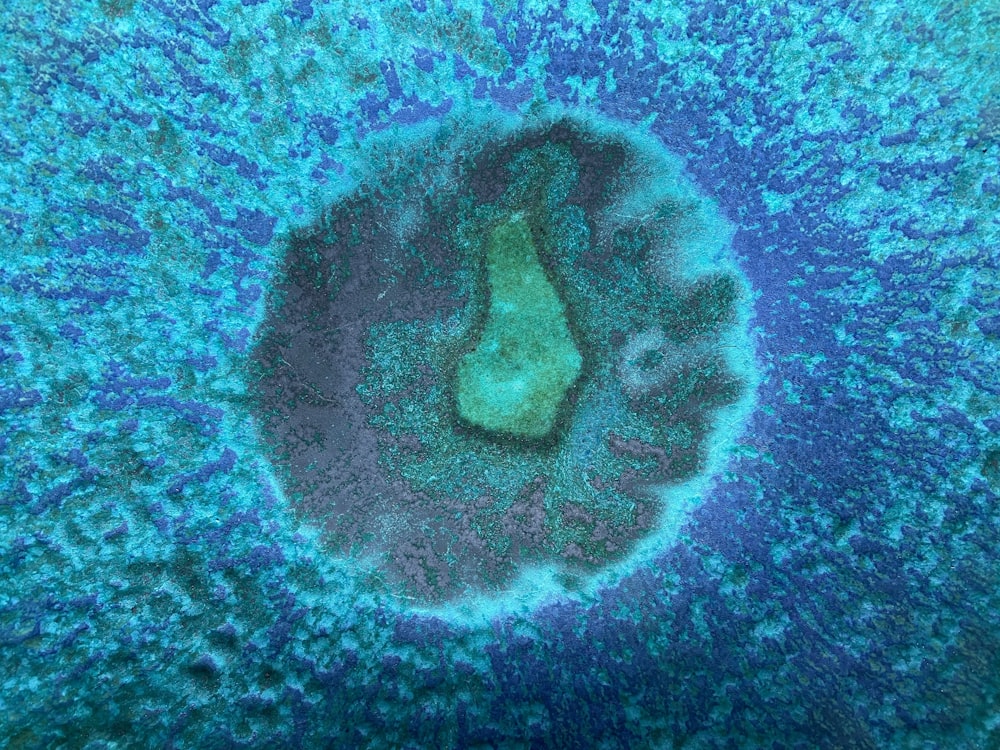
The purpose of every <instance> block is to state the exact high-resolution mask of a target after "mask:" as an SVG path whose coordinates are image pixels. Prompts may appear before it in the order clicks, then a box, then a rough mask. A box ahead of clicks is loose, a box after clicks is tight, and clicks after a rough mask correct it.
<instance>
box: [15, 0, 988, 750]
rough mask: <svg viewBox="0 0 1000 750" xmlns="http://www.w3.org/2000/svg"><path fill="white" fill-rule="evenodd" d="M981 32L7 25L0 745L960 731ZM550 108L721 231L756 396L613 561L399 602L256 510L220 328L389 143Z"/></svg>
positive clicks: (303, 535)
mask: <svg viewBox="0 0 1000 750" xmlns="http://www.w3.org/2000/svg"><path fill="white" fill-rule="evenodd" d="M998 28H1000V9H998V8H997V6H996V4H995V3H994V2H978V3H957V2H956V3H948V2H920V3H917V4H914V3H904V2H889V1H874V0H873V1H872V2H867V3H861V2H857V3H854V2H833V1H831V2H793V3H790V4H785V3H772V2H764V3H755V2H750V1H749V0H746V1H745V2H742V3H733V4H722V3H716V2H714V1H713V0H684V1H683V2H677V3H672V4H666V3H659V2H649V3H638V2H635V3H629V2H625V1H624V0H593V2H588V1H585V0H570V1H569V2H564V3H561V4H546V3H532V2H521V3H514V2H506V1H503V2H500V1H498V2H496V3H492V4H490V3H485V4H484V3H476V2H460V1H459V0H454V1H453V2H452V1H445V2H441V3H432V2H431V1H430V0H426V2H425V1H424V0H416V1H415V2H413V3H402V2H400V3H395V2H365V3H356V4H351V3H348V2H324V1H323V0H293V1H292V2H287V3H279V2H270V1H269V0H243V1H242V2H238V1H237V2H234V1H230V0H225V1H221V0H220V1H218V2H214V1H213V0H190V1H188V2H166V1H164V0H101V1H99V2H84V3H69V2H56V1H53V2H47V3H45V4H44V5H43V6H41V7H38V6H36V4H35V3H32V2H27V1H24V2H22V1H21V0H12V1H11V2H8V3H7V4H6V5H5V10H4V12H3V15H2V17H0V93H2V100H3V105H2V107H3V109H2V112H3V119H2V121H0V122H2V124H0V582H2V585H0V747H3V748H42V747H45V748H48V747H68V748H72V747H86V748H92V749H94V750H96V749H97V748H119V747H178V748H181V747H184V748H206V747H208V748H216V747H219V748H224V747H304V748H312V747H405V748H422V747H469V748H472V747H477V748H478V747H498V748H499V747H504V748H506V747H511V748H515V747H536V748H573V747H601V748H639V747H657V748H660V747H663V748H669V747H676V748H680V747H684V748H716V747H719V748H723V747H732V748H756V747H761V748H765V747H766V748H815V747H821V748H886V747H900V748H925V747H956V748H991V747H995V746H996V745H997V744H998V742H1000V729H998V727H1000V716H998V711H997V706H998V705H1000V704H998V700H1000V684H998V678H997V675H998V674H1000V636H998V635H997V634H998V633H1000V614H998V613H1000V586H998V583H1000V574H998V566H1000V560H998V553H997V550H998V549H1000V544H998V542H1000V502H998V501H1000V371H998V368H997V361H998V360H1000V308H998V301H1000V278H998V271H997V266H998V252H1000V251H998V248H1000V236H998V235H1000V224H998V216H1000V80H998V75H997V73H996V70H997V67H998V66H997V55H998V38H997V36H998V32H997V29H998ZM553 111H557V112H558V111H568V112H571V113H573V115H574V116H575V117H579V118H582V119H584V120H588V119H590V118H592V119H593V121H594V122H607V121H611V122H617V123H620V124H621V127H623V128H631V129H634V130H637V131H639V132H641V133H643V134H645V136H646V137H648V138H649V139H650V141H651V142H653V143H655V144H656V145H657V147H661V148H663V149H664V150H665V151H666V152H668V153H669V154H672V155H673V157H672V158H675V159H676V160H678V162H679V163H680V164H681V165H682V167H683V170H684V173H685V180H687V181H689V182H690V184H691V185H693V186H694V189H696V190H697V192H698V193H699V195H701V196H703V197H704V199H705V200H706V201H711V203H712V205H713V206H716V207H717V208H716V210H717V211H718V213H719V214H720V215H721V217H722V218H723V220H724V221H725V222H726V224H727V225H728V226H730V227H731V236H729V237H728V240H727V243H728V244H727V247H728V249H727V252H726V255H727V258H728V259H729V262H732V263H733V264H734V266H735V267H736V268H737V269H738V271H739V273H740V275H741V276H743V277H745V278H746V280H747V284H748V287H749V290H750V292H749V297H748V299H747V306H748V313H747V316H746V319H744V320H741V321H740V323H741V325H742V327H743V328H745V330H746V331H747V332H748V333H749V338H750V339H751V341H750V343H751V345H752V348H753V357H752V361H749V362H747V363H746V372H748V373H756V374H755V375H754V377H755V378H757V380H756V381H755V382H754V386H755V387H754V394H753V403H752V407H753V408H752V411H751V413H748V414H746V415H745V416H741V417H740V419H739V420H736V422H735V423H733V424H723V425H720V427H719V429H721V430H723V432H721V433H719V434H724V435H725V436H726V437H725V440H723V441H722V444H720V446H719V450H718V451H717V453H718V454H719V455H717V456H716V459H717V460H716V461H715V462H713V463H711V465H710V466H708V465H706V466H708V469H706V471H707V472H708V474H709V476H706V477H703V480H704V481H702V482H701V483H700V484H698V486H697V487H693V488H692V489H691V491H690V493H689V495H690V496H688V497H685V498H682V500H683V502H680V503H679V504H678V507H679V509H680V510H679V512H677V513H674V514H673V515H671V514H670V513H666V514H665V515H664V516H663V517H662V519H661V522H660V526H659V527H658V528H660V530H661V531H662V534H660V535H659V536H657V535H656V534H654V535H653V537H652V538H651V540H650V543H649V545H648V547H647V548H644V550H643V552H642V554H637V555H635V556H633V557H629V558H627V559H626V560H625V562H624V563H622V564H621V565H617V566H615V567H614V568H613V569H609V570H605V571H604V572H603V573H602V576H603V577H595V578H590V579H588V580H587V581H586V582H585V583H584V584H579V585H568V584H565V582H561V581H558V580H553V579H551V578H545V577H541V578H540V579H538V580H535V581H534V583H533V586H534V588H533V589H532V590H531V591H529V592H528V593H526V594H525V595H524V596H523V597H522V596H520V595H519V596H514V597H504V596H492V595H484V596H481V597H479V598H478V600H474V601H471V602H465V603H464V604H463V605H462V606H461V607H460V606H453V607H449V606H447V605H444V606H442V607H436V608H434V609H433V610H429V609H427V608H426V607H424V606H418V605H421V603H420V602H414V601H412V600H409V599H406V598H405V597H401V596H399V595H398V594H397V592H396V590H395V589H394V588H393V586H392V585H391V582H387V581H386V580H383V576H381V575H380V574H379V569H378V568H377V567H374V568H373V567H370V566H367V565H364V564H361V563H360V562H358V561H357V560H354V559H351V558H348V557H345V556H344V555H341V554H336V553H334V552H332V551H331V549H330V547H329V545H328V544H327V543H326V542H325V541H324V536H323V532H322V529H321V528H320V526H319V525H318V524H316V523H315V522H313V521H311V520H310V517H309V516H308V515H307V514H303V513H298V512H296V508H295V507H294V498H291V497H289V496H288V495H287V494H286V493H285V492H284V491H282V481H281V469H280V467H279V463H280V462H279V461H278V459H277V457H276V456H277V454H276V452H275V451H274V450H273V449H272V448H270V447H269V446H268V444H267V442H266V441H265V440H263V439H261V437H260V436H259V430H260V425H261V417H260V415H259V414H258V413H256V412H255V403H256V400H255V398H254V393H253V383H252V381H251V379H252V378H253V377H257V376H259V372H258V371H257V370H255V369H254V367H252V366H251V365H252V362H251V360H252V358H253V353H254V351H255V348H254V346H255V344H256V342H257V341H258V338H257V337H258V335H260V334H262V331H261V325H262V323H263V321H264V320H265V318H266V315H267V312H268V304H270V302H269V300H272V299H273V298H274V294H275V291H276V290H277V289H278V288H279V286H280V283H281V280H282V278H283V275H284V274H285V273H286V272H287V268H286V267H285V266H284V265H283V264H284V263H285V261H286V260H287V258H288V257H289V256H288V251H289V247H290V246H291V244H290V243H292V242H293V241H294V239H295V237H297V236H299V235H300V233H302V232H306V231H308V230H309V228H310V227H314V226H316V224H317V222H321V220H322V219H323V217H324V215H326V212H328V211H329V209H330V207H331V206H334V205H337V204H338V201H342V200H344V199H345V196H350V195H351V194H352V193H353V191H355V190H356V189H357V188H358V187H359V186H360V185H362V184H363V183H364V181H365V180H366V179H367V178H368V177H370V176H371V175H376V174H382V173H385V172H386V171H390V172H391V171H392V170H393V169H394V165H396V164H397V163H398V162H400V161H406V160H407V159H409V158H410V157H411V156H412V154H408V153H407V154H403V155H402V156H401V154H400V150H399V149H400V147H401V144H405V143H410V142H413V139H414V138H417V137H418V136H419V137H430V136H431V135H432V134H434V133H435V132H437V131H438V128H439V126H440V124H441V123H443V122H448V121H451V122H458V123H463V122H464V123H472V122H480V121H482V120H484V119H489V118H502V119H506V120H507V121H510V122H512V123H515V124H516V123H523V124H524V125H526V126H535V125H538V124H539V123H541V122H542V121H543V120H544V119H545V118H546V117H549V116H551V113H552V112H553ZM442 156H443V157H445V158H453V157H454V158H457V156H456V155H454V154H443V155H442ZM688 260H689V262H690V264H691V267H692V268H693V269H694V270H695V271H697V272H706V271H709V270H711V266H712V264H713V263H714V262H715V260H714V259H713V258H712V257H710V252H709V251H708V250H707V249H704V252H702V253H700V254H699V253H693V254H692V257H690V258H689V259H688ZM654 337H655V336H654ZM633 343H634V342H633ZM637 345H638V344H637ZM416 535H417V531H416V530H414V536H415V537H416ZM529 583H531V582H529ZM564 584H565V585H564ZM529 588H530V587H529Z"/></svg>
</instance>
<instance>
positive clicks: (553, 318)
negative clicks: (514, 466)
mask: <svg viewBox="0 0 1000 750" xmlns="http://www.w3.org/2000/svg"><path fill="white" fill-rule="evenodd" d="M488 242H489V245H488V248H487V252H486V274H487V283H488V285H489V291H490V305H489V311H488V314H487V318H486V323H485V325H484V326H483V330H482V332H481V334H480V336H479V341H478V343H477V345H476V347H475V348H474V349H473V350H472V351H470V352H469V353H468V354H466V355H465V356H464V357H463V358H462V360H461V362H460V363H459V366H458V376H457V379H456V381H457V382H456V402H457V406H458V412H459V415H460V416H461V417H462V418H463V419H465V420H466V421H468V422H470V423H471V424H473V425H475V426H477V427H481V428H483V429H485V430H489V431H491V432H501V433H506V434H509V435H512V436H514V437H518V438H525V439H539V438H543V437H545V436H546V435H547V434H548V433H549V432H550V431H551V430H552V426H553V424H554V423H555V421H556V417H557V414H558V411H559V407H560V405H561V404H562V402H563V400H564V399H565V398H566V392H567V390H568V389H569V388H570V386H572V385H573V383H574V382H575V381H576V379H577V377H578V376H579V374H580V368H581V365H582V362H583V358H582V357H581V355H580V352H579V350H578V349H577V347H576V344H575V343H574V341H573V336H572V334H571V333H570V329H569V323H568V322H567V319H566V307H565V305H564V304H563V302H562V300H560V299H559V295H558V293H557V292H556V290H555V288H554V287H553V286H552V283H551V282H550V281H549V280H548V278H547V277H546V275H545V270H544V269H543V268H542V266H541V263H540V262H539V260H538V253H537V252H536V250H535V247H534V245H533V243H532V241H531V231H530V229H529V227H528V225H527V223H526V222H525V220H524V218H523V217H522V216H514V217H513V218H511V219H510V220H509V221H506V222H504V223H503V224H500V225H499V226H498V227H496V228H495V229H494V230H493V231H492V232H491V234H490V237H489V240H488Z"/></svg>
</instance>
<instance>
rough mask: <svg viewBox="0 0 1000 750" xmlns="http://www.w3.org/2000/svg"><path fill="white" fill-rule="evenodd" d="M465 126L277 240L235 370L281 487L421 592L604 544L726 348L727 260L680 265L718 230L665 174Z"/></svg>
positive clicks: (688, 472)
mask: <svg viewBox="0 0 1000 750" xmlns="http://www.w3.org/2000/svg"><path fill="white" fill-rule="evenodd" d="M494 129H496V126H494ZM469 131H472V132H475V133H477V134H479V137H480V138H482V134H483V133H484V132H489V127H488V125H487V124H486V123H478V124H476V127H474V128H473V127H471V125H470V124H469V123H456V124H454V127H453V128H445V129H444V130H443V133H439V134H438V135H437V137H435V138H429V139H426V140H425V142H423V143H419V144H412V143H405V144H404V145H402V146H401V147H400V146H395V147H394V149H395V150H397V151H398V152H399V153H398V154H397V156H396V159H394V161H393V165H392V169H391V174H388V175H385V176H383V177H382V178H381V179H378V180H375V179H374V178H373V180H372V182H373V183H376V184H372V185H370V186H365V187H364V188H362V189H360V190H359V191H358V193H357V194H352V195H350V196H348V197H346V198H345V199H344V200H342V201H340V202H338V203H337V204H336V205H335V206H334V207H333V208H332V209H331V210H329V211H328V212H326V213H325V214H324V216H323V217H322V218H321V219H320V221H319V224H318V226H315V227H312V228H310V230H309V231H308V232H306V233H304V234H302V235H300V236H296V237H295V239H293V240H292V242H291V245H290V248H289V250H288V252H287V254H286V257H285V258H284V266H283V273H282V274H281V279H282V280H281V281H279V282H278V284H277V285H276V293H275V297H276V299H275V300H274V301H273V302H272V304H271V305H270V309H269V313H268V316H267V317H266V319H265V320H264V321H263V323H262V324H261V326H260V330H261V331H263V333H262V334H260V343H259V344H257V346H256V347H255V348H254V352H253V355H252V357H253V360H254V362H255V363H256V365H257V366H256V371H257V373H255V374H254V375H253V376H251V378H250V382H251V383H252V384H253V385H252V389H251V390H252V391H253V393H254V394H255V395H256V406H255V408H254V409H253V410H252V411H253V413H255V414H259V415H263V422H264V425H265V432H266V433H267V437H268V438H269V444H270V445H271V447H272V449H273V450H275V451H276V465H277V466H279V467H280V468H279V472H280V473H283V474H284V476H285V481H284V484H285V485H286V486H287V487H288V488H289V494H290V496H291V498H292V500H293V503H294V504H295V505H296V506H297V507H298V509H299V510H300V511H301V512H302V514H303V515H304V516H305V517H306V518H309V519H312V520H313V521H315V522H318V523H319V524H321V525H322V526H323V527H324V528H325V529H326V530H327V531H328V538H329V539H330V542H331V549H332V550H333V551H335V552H337V553H339V554H341V555H343V554H353V556H354V557H355V558H356V564H360V560H361V559H362V558H364V559H366V560H367V561H368V564H369V565H374V566H375V567H376V568H377V570H379V571H382V573H383V574H385V575H386V576H388V577H389V578H390V579H391V580H392V581H393V582H394V583H395V588H396V589H397V593H399V594H400V595H403V596H406V597H409V598H411V599H413V598H418V599H421V600H424V601H426V602H428V603H439V602H441V601H443V600H446V599H454V598H455V597H460V596H461V595H462V594H470V595H473V596H475V595H490V594H493V595H495V594H497V593H501V592H502V591H503V590H504V589H505V588H506V587H507V586H508V585H509V584H510V582H511V579H514V578H516V577H517V575H518V574H519V573H520V574H521V575H522V576H523V575H524V573H525V571H526V570H532V571H534V572H535V573H536V574H537V573H538V572H539V571H542V570H545V569H546V567H545V564H546V563H551V562H553V561H558V563H559V564H558V565H557V567H556V569H554V570H553V569H552V566H551V565H549V566H548V569H549V572H550V573H554V574H556V575H559V574H564V575H569V576H570V578H567V579H566V581H565V582H572V578H573V576H578V575H582V574H585V573H586V572H588V569H589V570H590V571H593V570H595V569H597V568H599V567H601V566H602V564H606V563H608V562H610V561H613V560H618V559H621V558H623V557H624V556H626V555H627V554H628V553H629V552H630V551H632V550H633V548H634V546H635V543H636V542H637V541H638V540H640V539H642V538H644V537H646V536H648V535H649V534H650V533H651V532H652V531H653V530H654V529H655V528H656V527H657V522H658V519H660V518H665V517H669V516H668V515H667V514H666V513H664V512H662V511H663V509H662V508H661V506H662V505H667V504H669V502H670V501H669V500H667V499H664V498H663V497H661V495H660V494H659V493H658V492H657V489H658V488H664V487H669V486H673V485H676V484H678V483H680V482H681V481H683V480H688V479H691V477H692V476H694V475H696V474H697V473H698V472H699V470H704V469H705V467H706V465H707V463H708V460H707V459H708V454H709V449H708V446H709V444H710V443H711V442H712V438H713V437H714V438H715V442H721V441H722V438H721V437H720V435H719V434H718V431H717V430H716V431H714V432H713V430H712V429H711V426H712V418H713V417H714V416H715V415H716V412H717V411H718V410H719V408H720V407H722V406H726V405H730V404H732V403H734V402H736V401H737V400H738V399H739V397H740V395H741V394H742V392H743V391H744V390H745V387H744V386H743V385H742V384H741V382H740V380H739V378H738V377H737V376H736V375H735V374H734V373H733V372H732V371H731V370H732V368H730V366H729V365H728V364H727V362H726V361H725V359H724V358H723V356H722V354H723V353H724V352H726V351H727V348H735V347H738V345H739V344H740V343H742V344H743V347H744V349H749V348H748V346H747V344H746V338H747V337H746V336H745V335H744V336H743V337H742V342H741V340H740V337H739V336H735V335H733V331H732V329H733V328H734V327H735V326H736V320H737V315H736V309H737V299H738V296H739V288H740V282H739V280H738V279H737V278H736V277H735V275H734V274H733V273H725V272H724V271H721V270H719V271H716V272H715V273H703V274H700V275H697V276H696V277H695V279H694V280H689V279H687V278H685V273H684V272H685V270H687V269H686V266H687V265H691V264H690V263H686V262H685V259H684V257H685V254H690V253H691V250H692V247H697V248H698V249H703V246H704V245H706V244H708V243H707V242H706V236H711V235H712V234H713V232H714V234H718V233H719V232H720V231H721V228H720V227H718V226H703V225H704V224H706V223H707V222H709V221H710V220H711V219H712V218H713V217H712V213H711V211H712V209H711V207H710V206H706V205H704V204H705V201H704V200H699V199H697V198H696V197H695V196H694V195H693V194H692V193H691V192H690V191H687V192H685V191H684V190H683V182H682V180H683V178H682V176H681V175H680V173H679V172H678V170H676V169H671V168H670V166H671V165H670V164H669V163H667V164H657V163H656V160H655V157H654V156H653V155H651V154H647V153H643V152H642V151H641V150H640V149H639V148H638V147H637V146H635V145H632V144H630V143H629V141H628V140H627V139H625V138H623V136H621V135H617V136H612V135H610V134H597V133H586V132H585V131H583V130H581V128H580V127H579V126H572V125H570V124H569V123H567V122H556V123H553V124H549V125H548V126H546V127H542V128H534V129H532V130H529V131H528V132H526V133H524V132H519V131H515V132H514V133H508V134H499V135H497V136H496V138H495V140H496V142H495V143H493V142H491V143H489V144H488V145H485V146H483V145H481V144H480V145H479V146H478V149H473V148H472V147H471V146H470V144H469V143H468V141H469V137H468V136H467V135H466V136H463V135H459V134H458V133H467V132H469ZM453 132H454V134H453ZM442 141H444V142H442ZM452 141H454V143H451V142H452ZM414 154H416V156H413V155H414ZM442 154H445V155H447V156H446V157H445V158H442V157H441V155H442ZM452 154H468V155H467V156H465V157H464V158H455V157H453V156H452ZM449 186H453V187H449ZM715 221H716V223H718V222H719V220H718V219H717V218H716V219H715ZM723 250H724V246H719V247H716V248H715V254H716V255H719V256H721V255H722V253H723ZM749 356H751V355H750V353H749V352H748V354H747V357H749ZM727 416H728V417H729V418H731V419H736V418H737V415H736V414H734V413H733V410H729V412H727ZM282 469H283V471H282ZM525 586H526V587H529V588H530V587H535V588H537V586H536V585H535V584H533V583H528V582H526V583H525Z"/></svg>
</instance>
